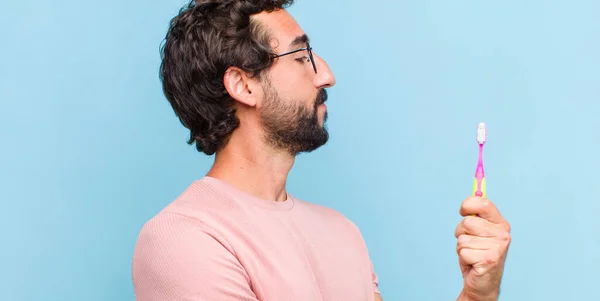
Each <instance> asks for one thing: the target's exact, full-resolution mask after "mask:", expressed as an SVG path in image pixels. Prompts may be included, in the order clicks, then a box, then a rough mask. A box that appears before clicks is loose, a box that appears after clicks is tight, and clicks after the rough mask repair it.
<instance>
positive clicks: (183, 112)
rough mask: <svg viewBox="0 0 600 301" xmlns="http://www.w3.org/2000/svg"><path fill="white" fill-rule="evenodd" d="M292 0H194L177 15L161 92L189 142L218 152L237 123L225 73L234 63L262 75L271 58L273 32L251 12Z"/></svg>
mask: <svg viewBox="0 0 600 301" xmlns="http://www.w3.org/2000/svg"><path fill="white" fill-rule="evenodd" d="M292 4H293V0H221V1H219V0H192V1H191V2H190V3H189V4H187V5H186V6H184V7H183V8H182V9H181V10H180V11H179V13H178V15H177V16H175V17H174V18H173V19H172V20H171V22H170V26H169V30H168V32H167V35H166V37H165V41H164V44H163V45H162V47H161V59H162V62H161V65H160V79H161V81H162V85H163V92H164V94H165V96H166V98H167V99H168V100H169V103H170V104H171V106H172V108H173V110H174V111H175V114H176V115H177V117H178V118H179V120H180V121H181V123H182V124H183V125H184V126H185V127H186V128H188V129H189V130H190V139H189V140H188V141H187V143H188V144H190V145H191V144H193V143H194V142H195V143H196V148H197V149H198V151H199V152H203V153H205V154H207V155H212V154H214V153H215V152H216V151H217V150H219V149H220V148H221V147H223V146H224V145H225V144H226V143H227V140H228V139H229V137H230V135H231V133H232V132H233V130H235V129H236V128H237V127H238V126H239V119H238V118H237V116H236V115H235V108H234V106H233V103H234V101H233V99H232V98H231V96H229V94H228V93H227V90H225V86H224V84H223V76H224V74H225V71H226V70H227V68H229V67H231V66H236V67H239V68H241V69H242V70H244V71H246V72H248V73H249V74H251V75H252V76H258V77H259V78H260V74H261V72H263V71H264V70H266V69H268V68H269V67H270V66H271V65H272V63H273V61H272V54H273V52H272V49H271V47H270V46H269V39H270V36H269V34H268V32H267V31H266V30H265V29H264V28H262V27H261V25H260V24H259V23H258V22H257V21H254V20H253V19H251V15H254V14H257V13H260V12H263V11H267V12H271V11H274V10H276V9H282V8H286V7H287V6H289V5H292Z"/></svg>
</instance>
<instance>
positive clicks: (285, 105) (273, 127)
mask: <svg viewBox="0 0 600 301" xmlns="http://www.w3.org/2000/svg"><path fill="white" fill-rule="evenodd" d="M263 89H264V91H265V105H264V107H263V108H262V110H261V112H260V116H261V120H262V123H263V127H264V130H265V139H266V142H267V143H269V144H270V145H271V146H273V147H274V148H276V149H279V150H283V151H285V152H287V153H289V154H290V155H292V156H296V155H298V154H300V153H302V152H312V151H314V150H316V149H317V148H319V147H321V146H322V145H324V144H325V143H327V140H329V133H328V132H327V128H326V126H325V122H326V121H327V111H325V113H324V114H325V116H324V117H323V125H321V124H319V112H318V106H319V105H320V104H322V103H324V102H325V101H326V100H327V91H326V90H325V89H321V90H319V93H318V94H317V97H316V98H315V99H314V101H313V106H312V107H311V108H307V107H306V105H305V101H298V100H291V99H290V100H288V99H282V98H281V97H280V96H279V94H278V93H277V91H276V90H275V89H274V88H273V86H272V85H271V83H270V82H269V81H268V80H265V82H264V83H263Z"/></svg>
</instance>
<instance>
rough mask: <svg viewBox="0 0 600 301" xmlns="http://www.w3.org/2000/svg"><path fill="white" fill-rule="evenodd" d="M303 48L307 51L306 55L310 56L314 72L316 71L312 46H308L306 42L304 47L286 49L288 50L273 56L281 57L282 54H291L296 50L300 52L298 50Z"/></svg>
mask: <svg viewBox="0 0 600 301" xmlns="http://www.w3.org/2000/svg"><path fill="white" fill-rule="evenodd" d="M304 50H306V51H307V52H308V57H309V58H310V62H311V63H312V66H313V69H314V70H315V73H317V65H315V59H314V58H313V53H312V47H310V44H309V43H308V42H306V47H304V48H299V49H296V50H292V51H288V52H285V53H282V54H274V55H273V58H278V57H282V56H285V55H288V54H292V53H296V52H300V51H304Z"/></svg>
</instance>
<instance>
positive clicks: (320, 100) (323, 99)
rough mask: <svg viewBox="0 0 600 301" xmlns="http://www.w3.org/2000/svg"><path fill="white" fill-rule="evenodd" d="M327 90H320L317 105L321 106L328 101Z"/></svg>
mask: <svg viewBox="0 0 600 301" xmlns="http://www.w3.org/2000/svg"><path fill="white" fill-rule="evenodd" d="M327 97H328V96H327V90H325V89H321V90H319V94H317V99H316V101H315V102H316V104H317V105H320V104H322V103H324V102H326V101H327Z"/></svg>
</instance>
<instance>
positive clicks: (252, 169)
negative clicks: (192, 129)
mask: <svg viewBox="0 0 600 301" xmlns="http://www.w3.org/2000/svg"><path fill="white" fill-rule="evenodd" d="M232 142H233V143H232ZM253 146H254V147H253ZM293 165H294V157H293V156H291V155H289V154H286V153H284V152H278V151H274V150H272V149H267V148H266V147H265V146H264V144H260V146H257V144H254V145H252V144H250V145H248V144H246V145H244V144H237V143H235V142H234V141H229V143H228V146H226V147H225V148H224V149H222V150H220V151H219V152H217V154H216V156H215V162H214V164H213V166H212V168H211V169H210V171H209V172H208V173H207V176H210V177H213V178H217V179H219V180H221V181H224V182H226V183H228V184H230V185H232V186H233V187H235V188H237V189H240V190H242V191H244V192H246V193H249V194H251V195H253V196H256V197H258V198H261V199H264V200H272V201H277V202H283V201H285V200H286V190H285V187H286V181H287V176H288V174H289V172H290V170H291V169H292V166H293Z"/></svg>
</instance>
